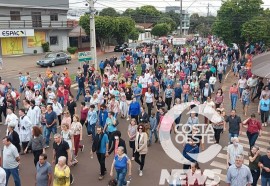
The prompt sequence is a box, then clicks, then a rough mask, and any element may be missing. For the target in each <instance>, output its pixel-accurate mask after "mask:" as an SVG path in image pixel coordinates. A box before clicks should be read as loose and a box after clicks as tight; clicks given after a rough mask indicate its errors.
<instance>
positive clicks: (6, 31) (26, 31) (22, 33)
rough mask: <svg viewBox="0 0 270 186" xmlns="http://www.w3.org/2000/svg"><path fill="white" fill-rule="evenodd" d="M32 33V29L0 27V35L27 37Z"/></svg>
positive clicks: (32, 34)
mask: <svg viewBox="0 0 270 186" xmlns="http://www.w3.org/2000/svg"><path fill="white" fill-rule="evenodd" d="M34 35H35V34H34V29H16V30H14V29H0V37H27V36H34Z"/></svg>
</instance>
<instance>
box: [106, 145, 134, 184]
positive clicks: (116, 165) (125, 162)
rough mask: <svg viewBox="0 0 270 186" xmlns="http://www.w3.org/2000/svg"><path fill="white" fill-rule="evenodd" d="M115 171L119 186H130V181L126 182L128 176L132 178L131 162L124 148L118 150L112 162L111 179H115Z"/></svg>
mask: <svg viewBox="0 0 270 186" xmlns="http://www.w3.org/2000/svg"><path fill="white" fill-rule="evenodd" d="M113 169H115V171H116V180H117V186H123V185H127V186H128V185H129V184H130V181H126V174H127V173H128V175H129V177H131V161H130V159H129V158H128V156H127V155H126V153H125V150H124V147H122V146H119V147H118V148H117V154H116V155H115V157H114V160H113V162H112V166H111V172H110V176H111V177H113Z"/></svg>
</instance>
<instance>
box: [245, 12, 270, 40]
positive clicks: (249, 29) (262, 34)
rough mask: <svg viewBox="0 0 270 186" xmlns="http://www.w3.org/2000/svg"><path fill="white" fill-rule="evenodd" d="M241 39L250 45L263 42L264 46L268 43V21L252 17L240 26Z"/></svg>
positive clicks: (269, 24)
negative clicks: (250, 43)
mask: <svg viewBox="0 0 270 186" xmlns="http://www.w3.org/2000/svg"><path fill="white" fill-rule="evenodd" d="M241 33H242V37H243V38H244V39H245V40H246V41H248V42H252V43H256V42H259V41H263V42H264V43H265V44H266V45H269V42H270V19H266V18H265V17H262V16H260V17H254V18H253V19H251V20H250V21H247V22H245V23H244V24H243V26H242V30H241Z"/></svg>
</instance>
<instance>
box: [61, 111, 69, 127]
mask: <svg viewBox="0 0 270 186" xmlns="http://www.w3.org/2000/svg"><path fill="white" fill-rule="evenodd" d="M63 114H64V117H63V119H62V122H61V125H62V124H63V123H66V124H68V126H69V128H70V125H71V116H70V113H69V111H68V110H66V111H64V112H63Z"/></svg>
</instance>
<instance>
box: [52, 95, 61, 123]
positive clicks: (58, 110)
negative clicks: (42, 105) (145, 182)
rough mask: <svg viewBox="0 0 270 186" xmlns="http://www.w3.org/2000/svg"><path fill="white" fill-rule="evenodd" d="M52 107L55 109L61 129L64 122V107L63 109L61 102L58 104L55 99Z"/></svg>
mask: <svg viewBox="0 0 270 186" xmlns="http://www.w3.org/2000/svg"><path fill="white" fill-rule="evenodd" d="M52 107H53V111H54V112H55V113H56V115H57V118H58V123H59V127H60V125H61V122H62V118H61V115H62V113H63V107H62V105H61V104H60V103H59V102H57V99H56V98H54V99H53V104H52Z"/></svg>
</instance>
